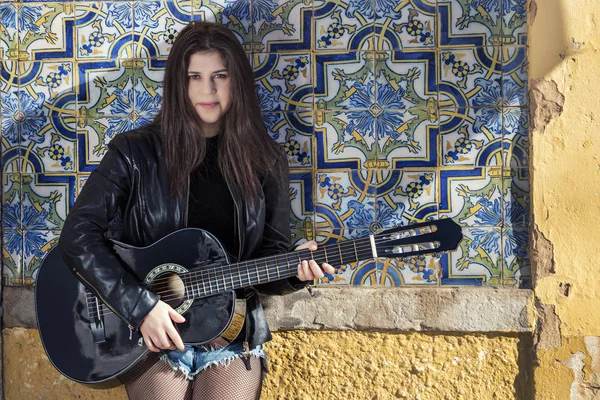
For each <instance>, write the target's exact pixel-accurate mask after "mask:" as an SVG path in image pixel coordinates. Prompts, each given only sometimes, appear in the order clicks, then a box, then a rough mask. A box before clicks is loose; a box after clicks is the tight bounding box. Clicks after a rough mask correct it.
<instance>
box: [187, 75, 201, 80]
mask: <svg viewBox="0 0 600 400" xmlns="http://www.w3.org/2000/svg"><path fill="white" fill-rule="evenodd" d="M188 78H189V79H200V75H188Z"/></svg>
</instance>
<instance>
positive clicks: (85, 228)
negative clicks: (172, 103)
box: [59, 127, 304, 346]
mask: <svg viewBox="0 0 600 400" xmlns="http://www.w3.org/2000/svg"><path fill="white" fill-rule="evenodd" d="M156 133H157V132H156V130H155V128H151V127H145V128H140V129H136V130H133V131H130V132H126V133H123V134H120V135H118V136H116V137H115V138H114V139H113V140H112V141H111V142H110V144H109V145H108V151H107V153H106V155H105V156H104V158H103V159H102V161H101V162H100V165H99V166H98V168H97V169H96V170H95V171H94V172H92V174H91V175H90V177H89V179H88V181H87V182H86V183H85V186H84V187H83V189H82V191H81V193H80V194H79V197H78V198H77V201H76V203H75V205H74V206H73V208H72V209H71V210H70V212H69V215H68V216H67V219H66V221H65V225H64V228H63V231H62V234H61V236H60V240H59V246H60V248H61V251H62V256H63V260H64V261H65V263H66V264H67V265H68V266H69V267H70V268H72V270H73V272H74V273H75V274H76V276H77V277H78V279H79V280H80V281H81V282H82V283H84V284H85V285H86V286H87V287H89V288H90V289H92V290H94V291H96V292H97V294H98V295H99V296H100V297H101V298H102V299H104V301H105V302H106V303H107V304H108V305H109V306H110V307H111V308H113V310H115V311H116V313H117V315H119V316H120V317H121V319H123V320H124V321H125V322H126V323H127V324H128V325H129V327H130V328H131V329H137V328H138V327H139V325H140V324H141V323H142V321H143V319H144V318H145V317H146V315H147V314H148V313H149V312H150V310H152V308H153V307H154V306H155V305H156V303H157V302H158V296H157V295H156V294H154V293H152V292H151V291H150V290H148V288H147V286H146V285H145V284H144V283H143V282H141V281H139V280H138V279H137V278H136V277H135V276H134V275H133V274H132V273H131V272H129V271H128V270H127V269H125V268H124V267H123V266H122V264H121V262H120V261H119V260H118V258H117V257H116V256H115V254H114V253H113V252H112V251H111V249H110V248H109V247H108V246H107V243H106V237H107V236H108V237H111V238H114V239H117V240H119V241H121V242H124V243H127V244H130V245H134V246H148V245H150V244H152V243H154V242H156V241H157V240H158V239H160V238H162V237H164V236H165V235H167V234H169V233H171V232H173V231H176V230H178V229H181V228H184V227H185V226H186V224H187V201H181V200H178V199H177V198H176V197H175V196H171V195H170V186H169V179H168V174H167V169H166V165H165V161H164V156H163V152H162V146H161V141H160V138H159V136H158V135H157V134H156ZM277 162H278V163H280V164H281V168H284V169H285V170H287V160H286V159H285V156H284V155H283V153H282V157H281V159H280V160H277ZM284 175H285V180H286V182H285V187H287V174H284ZM261 184H262V196H261V198H260V201H247V200H245V199H243V198H241V197H240V196H238V195H237V194H236V193H235V190H231V192H232V196H233V200H234V204H235V206H236V210H237V215H236V216H235V225H236V226H235V229H236V230H237V231H238V232H239V235H238V236H239V237H238V243H237V248H236V252H237V255H238V259H239V260H244V259H251V258H257V257H262V256H267V255H272V254H277V253H284V252H287V251H289V247H290V226H289V217H290V204H289V194H288V191H287V190H281V189H279V188H278V186H277V184H276V182H274V180H273V179H270V177H269V176H266V177H263V178H262V179H261ZM230 189H232V188H231V187H230ZM184 198H186V199H187V195H186V196H184ZM302 287H304V283H302V282H301V281H299V280H298V279H295V278H290V279H284V280H280V281H275V282H270V283H266V284H261V285H257V286H255V289H256V290H258V291H260V292H261V293H265V294H285V293H289V292H292V291H294V290H298V289H300V288H302ZM256 290H253V289H250V290H247V291H246V297H247V304H246V309H247V312H246V324H247V332H248V336H249V337H248V340H249V342H250V343H249V344H250V345H251V346H256V345H258V344H261V343H264V342H266V341H268V340H270V339H271V335H270V331H269V328H268V325H267V321H266V319H265V316H264V312H263V310H262V307H261V305H260V302H259V297H258V295H256Z"/></svg>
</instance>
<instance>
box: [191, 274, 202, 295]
mask: <svg viewBox="0 0 600 400" xmlns="http://www.w3.org/2000/svg"><path fill="white" fill-rule="evenodd" d="M194 277H195V278H196V290H198V297H200V281H199V280H198V274H197V273H196V274H194ZM192 285H193V283H192ZM192 293H193V290H192Z"/></svg>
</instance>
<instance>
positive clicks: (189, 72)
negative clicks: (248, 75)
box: [188, 68, 227, 75]
mask: <svg viewBox="0 0 600 400" xmlns="http://www.w3.org/2000/svg"><path fill="white" fill-rule="evenodd" d="M219 72H227V68H223V69H219V70H217V71H213V72H211V73H212V74H216V73H219ZM188 74H198V75H200V74H201V73H200V72H198V71H188Z"/></svg>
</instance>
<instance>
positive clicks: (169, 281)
mask: <svg viewBox="0 0 600 400" xmlns="http://www.w3.org/2000/svg"><path fill="white" fill-rule="evenodd" d="M150 289H151V290H152V291H153V292H154V293H156V294H158V295H159V296H160V299H161V300H162V301H164V302H165V303H167V304H168V305H170V306H171V307H173V308H177V307H179V306H180V305H181V303H183V297H184V295H185V285H184V284H183V281H182V280H181V278H179V276H178V275H177V274H176V273H167V274H164V275H159V276H157V277H156V278H155V279H154V281H152V284H151V285H150Z"/></svg>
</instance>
